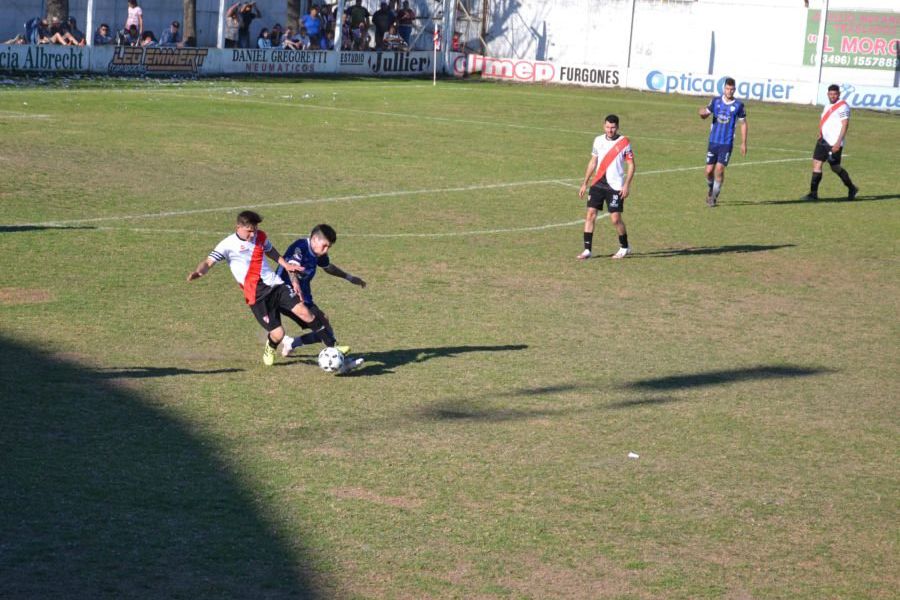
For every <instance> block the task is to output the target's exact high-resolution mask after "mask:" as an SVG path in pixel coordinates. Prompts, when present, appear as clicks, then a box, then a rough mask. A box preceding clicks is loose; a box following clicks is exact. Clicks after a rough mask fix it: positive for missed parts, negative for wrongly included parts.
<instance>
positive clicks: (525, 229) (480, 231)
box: [93, 213, 609, 239]
mask: <svg viewBox="0 0 900 600" xmlns="http://www.w3.org/2000/svg"><path fill="white" fill-rule="evenodd" d="M608 216H609V213H603V214H601V215H599V216H598V217H597V218H598V219H602V218H604V217H608ZM581 223H584V219H578V220H577V221H568V222H566V223H548V224H546V225H533V226H531V227H509V228H500V229H476V230H472V231H447V232H440V233H353V232H345V231H341V237H359V238H379V239H393V238H445V237H464V236H469V235H495V234H499V233H524V232H528V231H543V230H546V229H557V228H560V227H571V226H572V225H579V224H581ZM93 231H128V232H134V233H149V234H159V233H170V234H176V235H209V236H217V237H220V236H222V235H224V234H225V233H226V232H222V231H197V230H192V229H153V228H148V227H97V228H96V229H94V230H93ZM266 233H267V234H268V235H269V237H273V236H283V237H303V236H307V235H309V232H308V231H304V232H302V233H296V232H291V231H277V232H271V231H267V232H266Z"/></svg>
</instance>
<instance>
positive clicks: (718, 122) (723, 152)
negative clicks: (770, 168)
mask: <svg viewBox="0 0 900 600" xmlns="http://www.w3.org/2000/svg"><path fill="white" fill-rule="evenodd" d="M734 88H735V83H734V79H732V78H731V77H728V78H727V79H725V86H724V88H723V90H722V91H723V94H722V96H720V97H716V98H713V99H712V100H710V101H709V104H707V105H706V106H704V107H703V108H701V109H700V118H701V119H705V118H706V117H708V116H710V115H712V117H713V121H712V125H711V126H710V128H709V147H708V148H707V150H706V186H707V187H708V188H709V192H708V193H707V195H706V205H707V206H710V207H712V206H716V204H718V201H719V192H721V191H722V184H723V183H724V181H725V167H727V166H728V161H729V160H731V149H732V147H733V146H734V129H735V127H736V126H737V124H738V123H740V124H741V156H746V155H747V111H746V109H745V108H744V103H743V102H741V101H740V100H737V99H736V98H735V97H734ZM714 175H715V178H714V177H713V176H714Z"/></svg>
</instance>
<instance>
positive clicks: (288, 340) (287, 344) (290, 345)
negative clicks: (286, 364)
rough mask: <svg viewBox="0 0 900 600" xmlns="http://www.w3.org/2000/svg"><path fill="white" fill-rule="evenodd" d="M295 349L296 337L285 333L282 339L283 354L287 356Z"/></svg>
mask: <svg viewBox="0 0 900 600" xmlns="http://www.w3.org/2000/svg"><path fill="white" fill-rule="evenodd" d="M293 350H294V338H292V337H291V336H289V335H285V336H284V337H283V338H282V340H281V355H282V356H283V357H285V358H287V357H288V356H290V355H291V352H292V351H293Z"/></svg>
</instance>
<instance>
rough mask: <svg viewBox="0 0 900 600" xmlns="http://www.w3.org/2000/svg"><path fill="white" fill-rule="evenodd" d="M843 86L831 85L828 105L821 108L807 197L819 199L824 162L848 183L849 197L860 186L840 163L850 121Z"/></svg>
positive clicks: (806, 198) (848, 197) (853, 195)
mask: <svg viewBox="0 0 900 600" xmlns="http://www.w3.org/2000/svg"><path fill="white" fill-rule="evenodd" d="M840 98H841V88H840V87H838V86H837V85H835V84H832V85H829V86H828V105H826V106H825V108H824V109H823V110H822V116H821V118H820V119H819V139H818V140H817V141H816V147H815V149H813V168H812V170H813V173H812V180H811V182H810V184H809V194H807V195H806V196H805V197H804V198H803V199H804V200H818V199H819V182H821V181H822V163H824V162H825V161H828V166H830V167H831V170H832V171H834V173H835V175H837V176H838V177H840V178H841V181H843V182H844V185H846V186H847V199H848V200H853V199H854V198H856V194H857V193H859V188H858V187H856V186H855V185H853V182H852V181H851V180H850V174H849V173H847V170H846V169H844V167H842V166H841V153H842V152H843V150H844V139H845V138H846V136H847V127H848V126H849V125H850V106H849V105H848V104H847V102H845V101H844V100H841V99H840Z"/></svg>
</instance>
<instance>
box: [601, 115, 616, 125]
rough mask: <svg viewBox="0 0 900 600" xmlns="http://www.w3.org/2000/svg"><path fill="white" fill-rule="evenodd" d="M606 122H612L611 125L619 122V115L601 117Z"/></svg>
mask: <svg viewBox="0 0 900 600" xmlns="http://www.w3.org/2000/svg"><path fill="white" fill-rule="evenodd" d="M603 120H604V121H606V122H607V123H612V124H613V125H618V124H619V115H606V118H605V119H603Z"/></svg>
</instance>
